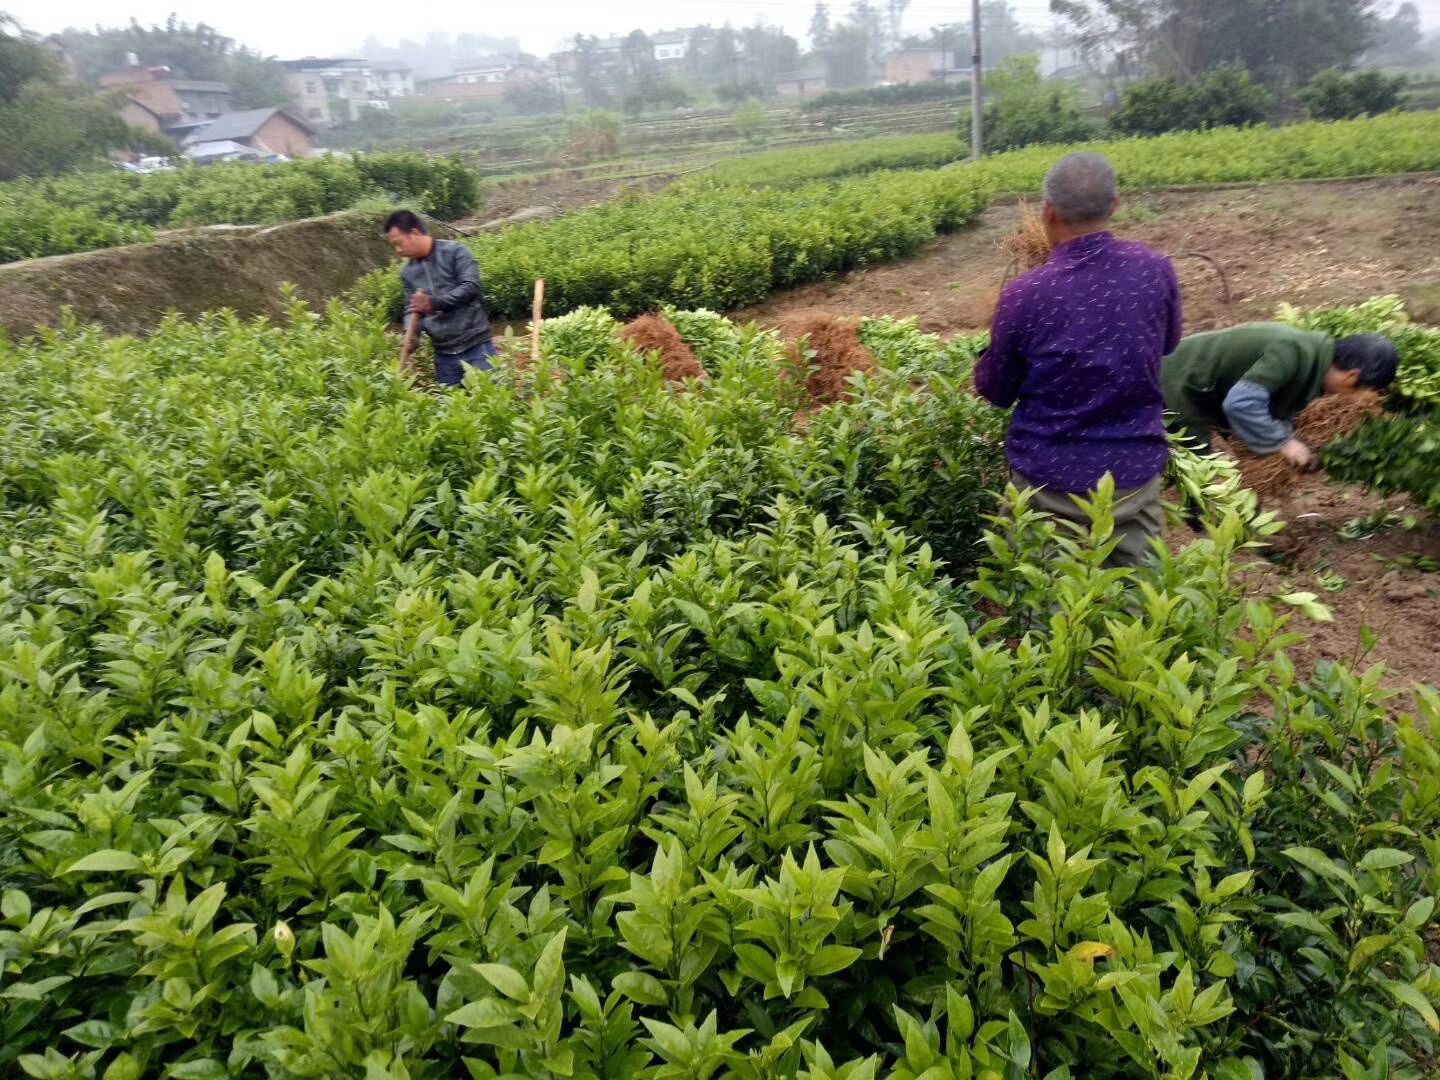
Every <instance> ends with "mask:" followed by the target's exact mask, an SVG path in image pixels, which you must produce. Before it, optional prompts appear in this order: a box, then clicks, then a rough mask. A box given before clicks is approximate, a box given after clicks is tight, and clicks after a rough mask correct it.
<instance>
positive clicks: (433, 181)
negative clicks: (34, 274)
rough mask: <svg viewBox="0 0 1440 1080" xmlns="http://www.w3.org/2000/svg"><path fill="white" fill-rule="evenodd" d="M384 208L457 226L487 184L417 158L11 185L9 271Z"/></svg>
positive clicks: (4, 215)
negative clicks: (157, 238) (220, 229)
mask: <svg viewBox="0 0 1440 1080" xmlns="http://www.w3.org/2000/svg"><path fill="white" fill-rule="evenodd" d="M376 198H382V199H384V200H386V201H387V202H390V203H404V204H406V205H408V206H412V207H414V208H415V209H417V210H421V211H423V212H425V213H427V214H431V215H434V216H436V217H440V218H445V219H453V218H457V217H463V216H464V215H465V214H467V213H469V212H470V211H471V210H473V209H474V208H475V206H476V205H477V204H478V203H479V200H480V182H479V179H478V177H477V176H476V175H475V173H474V172H473V171H472V170H470V169H468V168H466V167H465V166H464V165H463V164H462V163H461V162H460V161H459V159H458V158H441V157H429V156H427V155H424V154H418V153H413V152H411V153H384V154H369V155H356V156H355V157H353V158H339V157H331V156H327V157H323V158H308V159H305V160H301V161H292V162H287V163H284V164H279V165H253V164H226V165H207V166H204V167H198V166H186V167H182V168H179V169H175V170H173V171H170V172H159V173H150V174H147V175H137V174H134V173H128V172H122V171H120V170H111V171H109V172H104V173H91V174H84V175H71V176H65V177H60V178H57V179H50V180H40V181H26V182H20V183H14V184H5V185H0V237H4V238H5V239H4V240H0V261H11V260H13V259H16V258H30V257H34V256H38V255H55V254H61V253H64V252H67V251H81V250H87V249H90V248H96V247H108V246H111V245H112V244H116V243H130V242H132V241H135V240H142V239H147V238H148V236H149V235H150V230H151V229H158V228H168V227H177V226H183V225H214V224H233V225H247V224H277V223H279V222H283V221H291V220H294V219H296V218H300V217H308V216H312V215H317V214H328V213H332V212H334V211H336V210H345V209H349V208H350V207H352V206H355V205H357V204H359V203H362V202H364V201H366V200H373V199H376Z"/></svg>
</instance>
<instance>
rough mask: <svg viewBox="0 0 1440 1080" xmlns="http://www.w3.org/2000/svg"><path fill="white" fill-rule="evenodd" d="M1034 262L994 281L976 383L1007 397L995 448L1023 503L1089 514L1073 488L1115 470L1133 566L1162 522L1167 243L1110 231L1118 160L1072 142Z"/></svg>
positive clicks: (1118, 521) (1172, 316) (1120, 529)
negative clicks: (991, 316)
mask: <svg viewBox="0 0 1440 1080" xmlns="http://www.w3.org/2000/svg"><path fill="white" fill-rule="evenodd" d="M1044 193H1045V210H1044V218H1045V232H1046V235H1047V236H1048V238H1049V240H1050V245H1051V248H1052V251H1051V253H1050V261H1049V262H1047V263H1046V264H1045V265H1044V266H1041V267H1039V268H1037V269H1035V270H1031V271H1030V272H1029V273H1027V274H1022V275H1021V276H1020V277H1017V278H1016V279H1015V280H1014V281H1011V282H1010V283H1009V284H1008V285H1006V286H1005V289H1004V291H1003V292H1001V294H1000V302H999V304H998V305H997V307H996V309H995V320H994V323H993V325H992V326H991V330H990V347H989V348H988V349H986V350H985V353H984V354H983V355H982V356H981V357H980V360H979V361H978V362H977V364H976V365H975V388H976V389H977V390H978V391H979V392H980V393H981V394H982V395H984V397H986V398H987V399H988V400H989V401H991V402H992V403H994V404H995V405H999V406H1001V407H1002V408H1004V407H1006V406H1009V405H1012V404H1013V405H1014V406H1015V412H1014V415H1013V416H1012V418H1011V420H1010V430H1009V432H1008V434H1007V435H1006V438H1005V454H1006V457H1007V458H1008V459H1009V462H1010V469H1011V480H1012V482H1013V483H1014V484H1015V486H1016V487H1020V488H1037V489H1039V490H1038V491H1037V494H1036V496H1035V498H1034V500H1033V505H1035V506H1036V507H1037V508H1039V509H1042V510H1045V511H1048V512H1049V513H1052V514H1055V515H1056V516H1059V517H1064V518H1068V519H1070V520H1072V521H1079V522H1085V523H1088V518H1086V517H1085V515H1084V514H1083V512H1082V511H1081V510H1080V509H1079V507H1078V506H1077V505H1076V504H1075V501H1074V500H1073V499H1072V498H1071V495H1081V496H1084V495H1086V494H1087V493H1089V492H1093V491H1094V490H1095V487H1096V485H1097V484H1098V483H1099V482H1100V478H1101V477H1102V476H1104V475H1105V474H1106V473H1109V474H1110V475H1111V476H1112V477H1114V481H1115V535H1116V537H1117V539H1118V540H1119V544H1118V546H1117V547H1116V550H1115V553H1114V555H1113V556H1112V557H1111V560H1110V561H1111V563H1112V564H1113V565H1123V566H1134V565H1138V564H1139V563H1140V562H1142V561H1143V560H1144V559H1145V557H1146V556H1147V555H1148V554H1149V552H1150V537H1152V536H1159V535H1160V531H1161V527H1162V524H1163V520H1164V518H1163V514H1162V512H1161V506H1160V473H1161V471H1162V470H1163V469H1164V467H1165V460H1166V456H1167V453H1168V449H1167V444H1166V441H1165V423H1164V413H1165V398H1164V395H1163V394H1162V392H1161V389H1160V358H1161V357H1162V356H1165V355H1166V354H1168V353H1170V352H1171V351H1173V350H1174V348H1175V346H1176V345H1178V344H1179V342H1180V287H1179V284H1178V283H1177V282H1176V280H1175V269H1174V267H1173V266H1171V265H1170V260H1169V259H1168V258H1166V257H1165V256H1164V255H1161V254H1160V253H1158V252H1156V251H1152V250H1151V249H1150V248H1148V247H1146V246H1145V245H1143V244H1136V243H1129V242H1126V241H1122V240H1117V239H1116V238H1115V236H1114V234H1113V233H1111V232H1110V231H1109V223H1110V217H1111V215H1112V214H1114V212H1115V207H1116V204H1117V202H1118V199H1117V197H1116V194H1115V171H1114V169H1112V168H1111V167H1110V163H1109V162H1108V161H1106V160H1105V159H1104V158H1103V157H1101V156H1100V155H1098V154H1070V155H1068V156H1066V157H1063V158H1061V159H1060V161H1058V162H1057V163H1056V164H1055V166H1054V167H1053V168H1052V169H1051V170H1050V172H1049V173H1048V174H1047V175H1046V177H1045V188H1044Z"/></svg>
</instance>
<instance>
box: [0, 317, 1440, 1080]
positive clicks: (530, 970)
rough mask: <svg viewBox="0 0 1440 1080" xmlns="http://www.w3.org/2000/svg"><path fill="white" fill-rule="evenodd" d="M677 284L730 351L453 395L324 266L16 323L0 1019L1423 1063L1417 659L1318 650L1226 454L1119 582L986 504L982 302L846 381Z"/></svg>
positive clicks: (989, 486) (609, 1067) (1427, 1035)
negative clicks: (157, 324)
mask: <svg viewBox="0 0 1440 1080" xmlns="http://www.w3.org/2000/svg"><path fill="white" fill-rule="evenodd" d="M668 314H669V318H670V319H671V320H672V322H673V324H674V325H675V326H676V327H677V328H678V330H679V333H680V340H681V341H683V342H684V345H685V347H686V348H688V349H689V350H691V351H692V352H693V354H694V358H695V360H698V361H699V363H700V364H701V365H703V368H704V370H705V372H706V373H707V377H706V378H704V379H702V380H694V379H691V380H687V381H681V382H672V381H666V377H665V375H664V371H665V370H668V368H665V369H662V367H661V366H659V365H657V364H655V363H654V362H653V361H652V360H651V359H650V358H648V357H647V356H644V355H641V354H637V353H636V352H635V351H634V350H633V349H630V348H627V347H624V346H622V345H621V344H620V342H619V340H618V338H617V336H616V334H615V330H616V327H617V324H616V323H615V322H614V321H613V320H612V319H610V317H609V316H607V315H604V314H603V313H600V312H596V311H592V310H582V311H577V312H575V313H572V314H571V315H568V316H565V317H562V318H558V319H555V320H553V321H550V322H548V323H547V325H546V332H545V338H544V340H545V354H544V357H543V360H542V362H540V363H539V364H536V363H535V359H534V358H526V357H524V356H523V354H521V353H519V352H518V351H512V355H511V356H510V361H511V363H510V368H509V370H507V371H505V372H503V373H502V374H499V375H497V376H495V377H493V378H491V379H489V380H482V381H480V382H479V383H477V384H475V385H474V386H473V387H471V389H470V392H467V393H462V394H453V395H449V396H446V397H444V398H438V399H437V398H436V397H434V396H432V395H430V394H428V393H423V392H420V393H417V392H415V391H414V390H412V389H410V388H408V387H407V386H405V385H403V384H401V383H400V382H398V381H397V380H395V379H394V378H393V376H392V375H391V374H390V371H389V364H390V355H391V350H392V347H393V339H392V338H390V337H389V335H387V334H386V333H385V331H384V329H383V326H382V324H380V323H379V322H377V321H375V320H374V319H373V318H370V317H368V316H366V315H364V314H362V313H360V312H356V311H352V310H346V309H344V308H342V307H340V306H338V305H337V306H333V307H332V308H331V310H330V312H329V313H328V314H327V316H326V317H325V318H323V319H320V320H316V319H315V318H313V317H312V316H311V315H310V313H309V312H307V311H306V310H305V309H304V308H303V307H301V306H300V305H298V304H297V305H296V307H295V309H294V310H293V312H292V315H291V318H290V320H289V323H288V325H269V324H266V323H264V322H263V321H255V322H248V323H247V322H242V321H240V320H238V319H234V318H231V317H226V316H223V315H217V316H212V317H208V318H206V319H203V320H200V321H198V322H193V323H192V322H187V321H184V320H179V319H175V320H171V321H170V322H168V323H167V324H165V325H164V326H162V327H161V328H159V329H158V330H157V331H156V333H155V334H154V335H152V336H151V337H150V338H149V339H148V340H145V341H139V340H136V339H125V338H117V339H109V340H106V339H104V338H103V337H102V336H101V335H99V334H98V333H97V332H95V331H84V330H81V329H79V328H75V327H71V328H69V329H68V330H67V331H65V332H64V333H61V334H58V335H50V336H48V337H46V338H44V339H42V340H38V341H36V342H34V343H31V344H22V345H0V381H3V392H4V393H5V394H6V397H7V400H9V401H10V402H11V403H12V404H11V408H10V410H9V411H8V412H7V417H6V424H7V431H6V438H5V439H4V441H3V447H4V450H3V456H0V496H3V499H4V502H3V504H0V506H3V514H4V522H5V528H6V539H7V546H6V549H5V553H4V555H3V556H0V583H3V586H0V703H3V705H4V708H3V710H0V755H3V762H4V769H3V771H0V783H3V785H4V788H3V794H4V799H3V801H0V807H3V809H0V897H3V905H4V906H3V919H4V927H5V929H4V930H3V931H0V935H3V936H0V948H3V949H4V950H5V957H6V986H5V991H4V992H5V994H6V998H7V1000H8V1001H11V1002H14V1003H15V1004H14V1006H13V1007H12V1008H10V1009H9V1010H8V1011H7V1012H6V1013H5V1014H4V1017H3V1019H0V1025H3V1032H0V1034H3V1039H0V1046H3V1047H4V1050H3V1051H0V1055H3V1060H0V1064H6V1065H8V1064H10V1063H15V1064H18V1065H19V1067H20V1068H21V1069H22V1070H23V1071H24V1072H25V1073H26V1074H27V1075H32V1076H39V1077H48V1076H91V1075H95V1076H99V1075H102V1073H103V1074H105V1075H110V1076H141V1075H162V1074H163V1075H175V1076H210V1075H213V1076H220V1075H275V1076H334V1075H350V1074H352V1073H353V1074H356V1075H362V1074H369V1075H377V1074H379V1075H386V1076H436V1077H442V1076H453V1075H463V1074H468V1075H473V1076H500V1075H524V1076H538V1077H550V1076H556V1077H559V1076H596V1077H601V1076H606V1077H608V1076H613V1077H622V1076H653V1077H656V1078H660V1077H670V1076H685V1075H727V1076H736V1077H762V1076H764V1077H768V1076H788V1075H804V1076H812V1077H821V1076H823V1077H829V1076H836V1077H857V1076H859V1077H864V1076H879V1075H886V1076H894V1077H908V1076H919V1075H921V1074H922V1073H923V1072H925V1071H926V1070H933V1069H935V1068H937V1067H939V1068H942V1069H953V1070H954V1071H955V1072H956V1074H958V1075H963V1074H964V1073H965V1072H966V1071H969V1072H970V1073H971V1074H972V1075H983V1074H985V1073H993V1074H995V1075H998V1076H1005V1075H1015V1076H1021V1075H1024V1074H1025V1072H1026V1069H1027V1068H1028V1064H1029V1063H1037V1065H1038V1066H1040V1067H1041V1068H1042V1073H1041V1075H1046V1076H1050V1077H1066V1076H1078V1075H1087V1076H1095V1075H1100V1074H1098V1073H1097V1072H1096V1071H1095V1069H1094V1066H1093V1063H1094V1062H1097V1061H1108V1062H1111V1063H1113V1067H1110V1068H1107V1069H1106V1070H1105V1073H1104V1075H1107V1076H1115V1077H1137V1078H1138V1077H1143V1076H1153V1075H1155V1074H1156V1073H1157V1072H1161V1071H1168V1072H1174V1071H1176V1070H1178V1071H1179V1072H1181V1073H1182V1074H1185V1075H1191V1076H1196V1075H1202V1074H1203V1075H1207V1076H1213V1077H1224V1078H1228V1077H1231V1076H1234V1077H1236V1078H1240V1077H1248V1076H1253V1075H1257V1074H1260V1075H1274V1076H1287V1077H1315V1078H1317V1080H1318V1078H1319V1077H1323V1076H1330V1075H1333V1072H1334V1070H1335V1067H1336V1065H1337V1063H1342V1064H1343V1063H1346V1062H1348V1063H1349V1064H1346V1065H1345V1066H1344V1067H1345V1068H1347V1069H1351V1070H1354V1069H1362V1068H1373V1069H1378V1070H1382V1071H1386V1072H1389V1073H1390V1074H1391V1075H1400V1076H1416V1077H1419V1076H1421V1075H1424V1074H1423V1073H1422V1071H1421V1069H1422V1068H1424V1067H1425V1065H1424V1062H1425V1061H1427V1060H1428V1059H1429V1056H1430V1055H1431V1054H1432V1053H1433V1050H1434V1046H1435V1042H1434V1036H1433V1035H1432V1034H1431V1030H1432V1027H1436V1026H1440V1020H1437V1018H1436V1015H1435V1011H1434V1004H1433V1000H1432V999H1436V998H1440V979H1437V974H1436V972H1435V970H1434V968H1433V966H1432V964H1431V962H1430V960H1429V959H1428V958H1427V957H1428V950H1429V948H1430V947H1431V946H1432V945H1433V941H1434V930H1433V924H1432V922H1431V918H1432V915H1433V912H1434V889H1435V884H1436V882H1435V877H1436V873H1437V871H1436V869H1435V868H1436V866H1437V861H1436V860H1437V857H1440V851H1436V850H1435V849H1434V843H1433V836H1434V834H1435V832H1436V829H1437V827H1440V801H1437V796H1436V793H1437V792H1440V752H1437V751H1436V749H1435V747H1434V744H1433V741H1432V740H1431V738H1430V736H1429V734H1428V732H1427V730H1426V729H1427V726H1428V725H1433V724H1434V723H1436V722H1440V698H1437V697H1435V695H1434V694H1433V693H1429V694H1424V693H1422V694H1419V695H1417V696H1416V697H1415V698H1414V701H1413V708H1411V709H1409V710H1406V711H1404V712H1401V713H1400V714H1399V715H1398V716H1397V715H1395V710H1393V709H1391V708H1390V700H1389V699H1388V698H1387V697H1386V695H1385V694H1384V693H1383V692H1382V691H1381V689H1380V687H1379V675H1378V673H1373V672H1372V673H1370V674H1368V675H1365V676H1364V677H1363V678H1361V677H1360V676H1359V675H1358V673H1357V674H1350V673H1348V672H1347V671H1346V669H1345V668H1343V667H1340V666H1335V667H1330V666H1320V667H1317V668H1316V669H1315V671H1314V672H1313V673H1297V671H1296V669H1295V667H1294V665H1293V664H1292V663H1291V661H1289V660H1288V659H1287V658H1286V656H1285V655H1284V653H1285V650H1286V649H1287V648H1288V647H1290V646H1293V645H1295V644H1296V643H1297V642H1298V640H1299V639H1298V638H1297V637H1296V636H1295V635H1294V634H1293V633H1292V632H1291V631H1293V630H1303V629H1304V628H1305V627H1306V626H1308V625H1309V624H1308V619H1309V617H1311V616H1316V615H1319V614H1321V613H1320V612H1319V611H1318V609H1316V607H1315V601H1314V598H1313V596H1310V595H1307V594H1306V593H1303V592H1298V593H1297V592H1291V591H1286V592H1283V593H1279V592H1278V590H1272V589H1264V588H1262V584H1263V583H1261V582H1257V581H1256V580H1254V578H1253V576H1250V575H1247V574H1245V573H1243V572H1239V573H1237V570H1242V566H1241V564H1242V563H1243V562H1244V561H1245V559H1244V550H1243V546H1244V545H1245V544H1246V543H1247V542H1248V541H1250V540H1255V539H1261V538H1263V537H1264V536H1266V535H1267V534H1269V533H1271V532H1272V531H1273V524H1271V523H1269V522H1268V519H1267V518H1266V517H1265V516H1263V515H1258V514H1257V512H1256V508H1255V503H1254V498H1253V496H1251V495H1250V494H1249V493H1248V492H1246V491H1245V490H1244V489H1243V488H1241V487H1238V486H1237V478H1236V477H1235V476H1234V475H1233V473H1231V472H1229V471H1228V470H1226V469H1225V468H1224V467H1223V466H1218V465H1214V464H1207V463H1204V462H1201V461H1198V460H1197V459H1194V458H1189V457H1186V456H1183V455H1182V456H1181V457H1180V458H1179V459H1177V464H1176V469H1177V473H1176V477H1177V480H1179V481H1180V482H1181V483H1184V484H1186V485H1189V486H1191V487H1192V488H1196V489H1204V490H1205V491H1206V492H1208V496H1207V498H1206V506H1207V511H1206V513H1207V516H1208V520H1209V521H1210V523H1211V525H1212V528H1213V532H1212V535H1211V536H1210V537H1209V538H1208V539H1204V540H1200V541H1197V542H1194V543H1191V544H1188V545H1185V546H1184V547H1181V548H1177V549H1176V550H1174V551H1172V552H1171V553H1169V554H1167V555H1166V556H1165V557H1164V558H1163V560H1162V562H1161V563H1160V564H1159V565H1158V566H1157V567H1156V568H1155V569H1153V570H1146V571H1141V572H1138V578H1137V579H1136V580H1134V581H1133V582H1132V584H1133V585H1137V586H1139V585H1143V587H1144V589H1145V591H1144V592H1143V593H1135V592H1133V591H1132V590H1131V588H1129V587H1127V575H1126V574H1125V573H1116V572H1111V571H1105V570H1104V569H1102V567H1101V565H1100V558H1101V557H1102V556H1103V548H1101V549H1100V550H1098V551H1097V550H1094V549H1091V548H1090V547H1089V545H1078V544H1076V543H1075V541H1073V540H1070V539H1067V538H1065V537H1064V536H1062V535H1060V534H1058V533H1057V532H1056V530H1055V527H1054V525H1053V524H1050V523H1047V522H1045V521H1042V520H1037V519H1034V518H1026V519H1025V524H1024V526H1023V527H1022V528H1021V529H1020V530H1019V531H1018V532H1017V533H1015V534H1013V535H1012V536H1011V537H1010V539H1008V540H1007V539H1006V536H1005V534H994V533H992V534H990V535H989V536H988V537H984V536H983V534H984V530H985V527H986V523H985V519H984V516H983V515H985V514H986V513H988V512H991V511H994V510H998V509H1001V505H1000V504H998V503H997V502H996V501H995V496H994V495H993V494H991V493H993V492H994V491H995V490H996V487H997V483H998V480H999V478H1000V477H1001V476H1003V468H1002V465H1001V461H1000V456H999V441H998V439H999V433H1000V430H1001V426H1002V424H1003V420H1004V417H1003V414H1001V413H1000V412H998V411H997V410H993V409H991V408H989V407H988V406H986V405H984V404H983V403H981V402H979V401H978V400H977V399H975V398H973V397H971V396H969V395H968V394H966V393H964V392H963V386H964V384H965V380H966V378H967V376H968V370H969V366H970V363H971V360H972V358H973V356H974V355H975V348H976V344H977V343H976V342H975V341H974V340H973V339H966V338H956V339H954V340H953V341H952V342H950V343H949V344H944V343H942V342H941V341H939V339H936V338H933V337H926V336H924V335H921V334H919V333H918V332H916V331H915V330H913V329H911V328H909V327H908V326H907V325H906V324H903V323H899V324H897V323H894V322H892V321H889V320H872V321H870V322H867V323H865V324H863V326H862V327H861V331H860V338H859V340H860V342H862V343H863V344H864V345H866V346H867V347H868V348H869V350H870V351H871V353H872V354H873V356H874V367H873V368H871V369H870V370H869V371H868V373H864V367H865V365H863V364H862V365H861V366H860V367H859V368H857V369H856V370H857V371H859V372H861V373H860V374H857V375H856V376H855V378H854V379H853V380H852V381H851V383H850V384H849V387H848V392H847V393H844V394H842V395H841V396H840V397H839V399H838V400H837V399H836V394H837V389H842V388H843V387H844V384H841V383H837V380H836V378H835V376H837V375H840V374H843V373H844V372H843V370H831V369H828V368H827V367H826V366H825V365H823V364H822V365H821V367H820V368H819V369H818V370H817V371H815V372H812V373H809V374H808V376H805V377H800V376H801V375H802V373H799V372H797V373H795V374H788V375H787V363H786V361H785V351H784V349H783V347H782V345H781V342H780V341H779V340H778V339H777V338H776V337H775V336H774V335H771V334H769V333H766V332H763V331H758V330H755V329H745V328H738V327H736V326H735V325H734V324H732V323H729V322H727V321H725V320H723V319H721V318H719V317H718V316H714V315H710V314H706V313H693V314H687V313H684V312H673V311H672V312H670V313H668ZM82 359H83V360H84V361H86V362H85V363H83V364H82V363H81V362H80V361H81V360H82ZM1421 374H1423V373H1421ZM1416 385H1419V384H1418V383H1417V384H1416ZM1013 512H1021V513H1023V510H1020V509H1019V507H1016V508H1015V510H1014V511H1013ZM1106 513H1107V511H1106V510H1105V509H1104V506H1103V503H1102V504H1101V505H1100V506H1099V507H1098V508H1097V524H1096V529H1097V533H1096V535H1097V536H1098V537H1103V536H1104V535H1105V531H1106V529H1107V525H1106V524H1105V522H1106ZM937 560H939V561H937ZM1140 595H1143V596H1144V601H1143V603H1141V604H1139V605H1138V606H1137V604H1136V603H1135V598H1136V597H1137V596H1140ZM1381 763H1384V764H1385V766H1386V767H1385V768H1382V769H1378V770H1377V769H1375V768H1374V766H1376V765H1378V764H1381ZM1337 899H1338V900H1341V901H1343V902H1342V903H1341V904H1339V905H1338V906H1337V903H1336V901H1337ZM1342 972H1344V973H1345V974H1343V975H1342V974H1341V973H1342ZM1321 983H1323V985H1324V987H1325V991H1324V992H1317V985H1319V984H1321ZM1356 1018H1363V1022H1362V1023H1360V1024H1359V1026H1358V1028H1357V1027H1356V1026H1355V1025H1356ZM1297 1029H1298V1030H1299V1032H1300V1034H1299V1035H1297V1034H1296V1031H1297ZM1359 1032H1363V1034H1359ZM1377 1047H1379V1049H1377ZM1363 1063H1368V1064H1363ZM1407 1063H1408V1064H1407ZM1017 1070H1018V1071H1017ZM1377 1075H1378V1074H1377Z"/></svg>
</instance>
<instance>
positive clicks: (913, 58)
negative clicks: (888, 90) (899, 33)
mask: <svg viewBox="0 0 1440 1080" xmlns="http://www.w3.org/2000/svg"><path fill="white" fill-rule="evenodd" d="M962 63H964V61H963V60H962V58H961V57H959V56H957V55H956V53H955V52H954V51H953V50H949V49H928V48H921V49H896V50H895V51H894V52H891V53H889V54H888V55H887V56H886V57H885V59H884V71H885V81H886V82H887V83H925V82H954V81H957V80H960V79H968V78H969V75H970V69H969V67H968V66H965V67H962V66H961V65H962Z"/></svg>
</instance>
